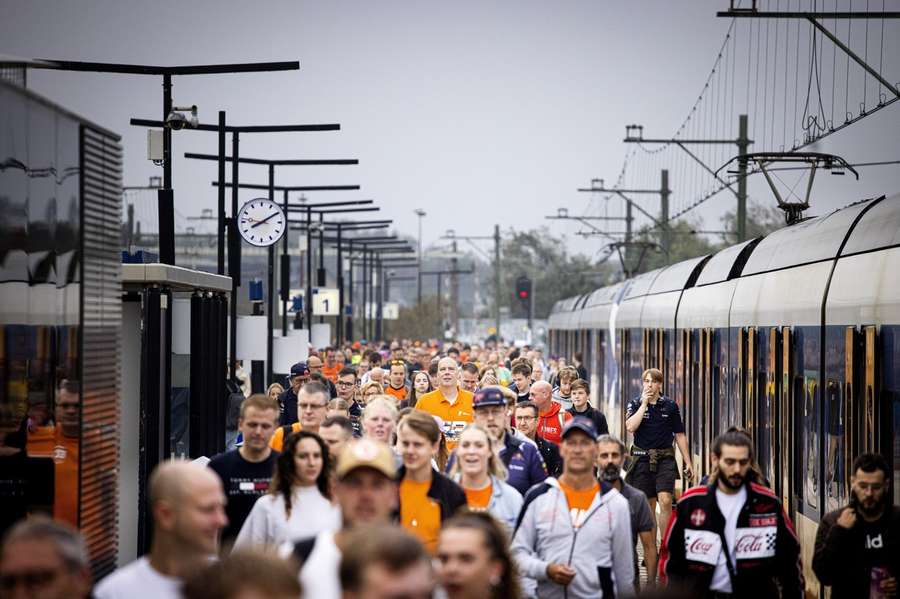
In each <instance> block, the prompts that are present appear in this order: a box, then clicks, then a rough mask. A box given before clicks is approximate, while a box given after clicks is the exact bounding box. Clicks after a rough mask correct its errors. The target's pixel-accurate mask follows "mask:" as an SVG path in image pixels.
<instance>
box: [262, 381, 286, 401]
mask: <svg viewBox="0 0 900 599" xmlns="http://www.w3.org/2000/svg"><path fill="white" fill-rule="evenodd" d="M282 393H284V387H282V386H281V383H272V384H271V385H269V388H268V389H266V395H268V396H269V397H271V398H272V399H278V396H279V395H281V394H282Z"/></svg>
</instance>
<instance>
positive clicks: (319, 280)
mask: <svg viewBox="0 0 900 599" xmlns="http://www.w3.org/2000/svg"><path fill="white" fill-rule="evenodd" d="M326 285H327V281H326V280H325V214H323V213H322V212H320V213H319V269H318V272H317V273H316V286H317V287H320V288H321V287H325V286H326ZM319 322H325V317H324V316H319Z"/></svg>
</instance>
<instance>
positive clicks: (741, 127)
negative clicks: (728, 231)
mask: <svg viewBox="0 0 900 599" xmlns="http://www.w3.org/2000/svg"><path fill="white" fill-rule="evenodd" d="M749 148H750V140H749V139H748V138H747V115H746V114H742V115H739V116H738V138H737V150H738V155H739V156H743V155H745V154H747V152H748V151H749ZM736 216H737V223H736V226H737V238H738V239H737V240H738V243H740V242H742V241H744V240H746V239H747V161H746V160H738V190H737V214H736Z"/></svg>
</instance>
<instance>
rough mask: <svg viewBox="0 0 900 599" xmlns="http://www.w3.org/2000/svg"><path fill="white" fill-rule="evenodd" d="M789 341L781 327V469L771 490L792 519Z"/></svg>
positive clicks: (787, 329) (788, 330)
mask: <svg viewBox="0 0 900 599" xmlns="http://www.w3.org/2000/svg"><path fill="white" fill-rule="evenodd" d="M792 348H793V339H792V334H791V327H782V329H781V371H780V373H781V387H780V399H779V402H778V403H779V405H778V408H779V413H780V418H779V425H780V426H779V433H780V435H779V439H780V440H779V444H778V449H779V453H780V458H781V459H780V462H781V467H780V468H779V475H780V476H779V478H778V480H777V481H775V490H776V492H777V493H779V494H780V495H781V504H782V505H783V506H784V509H785V510H787V512H788V515H789V516H790V517H791V519H792V520H793V519H794V512H795V510H796V505H795V502H794V485H793V481H794V478H793V460H792V456H793V455H794V453H793V452H794V439H795V434H794V430H795V429H794V418H793V415H794V410H793V394H792V390H793V386H792V384H791V382H792V381H793V379H794V371H793V364H794V355H793V350H792Z"/></svg>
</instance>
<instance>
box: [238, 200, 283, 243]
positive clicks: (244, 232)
mask: <svg viewBox="0 0 900 599" xmlns="http://www.w3.org/2000/svg"><path fill="white" fill-rule="evenodd" d="M286 226H287V219H286V218H285V217H284V211H283V210H282V209H281V206H279V205H278V204H276V203H275V202H273V201H271V200H269V199H266V198H257V199H255V200H250V201H249V202H247V203H246V204H244V206H243V208H241V211H240V212H238V230H239V231H240V232H241V237H243V238H244V240H245V241H246V242H247V243H250V244H252V245H255V246H259V247H266V246H268V245H272V244H273V243H275V242H276V241H278V240H279V239H281V236H282V235H284V229H285V227H286Z"/></svg>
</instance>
